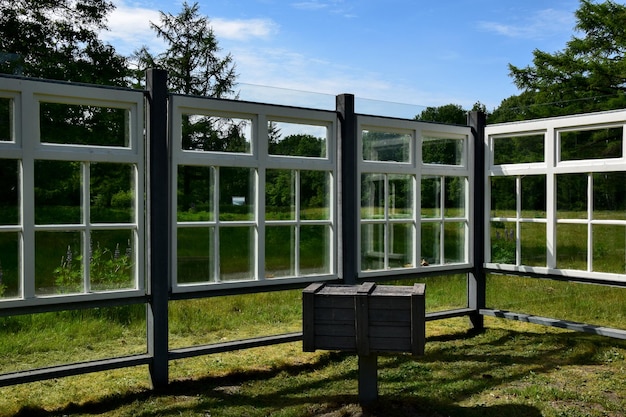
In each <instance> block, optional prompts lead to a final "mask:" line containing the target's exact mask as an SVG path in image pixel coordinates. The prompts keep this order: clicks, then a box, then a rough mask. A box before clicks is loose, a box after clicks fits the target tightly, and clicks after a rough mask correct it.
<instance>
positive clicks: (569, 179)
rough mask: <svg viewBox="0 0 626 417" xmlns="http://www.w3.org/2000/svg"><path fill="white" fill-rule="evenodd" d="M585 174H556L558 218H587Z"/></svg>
mask: <svg viewBox="0 0 626 417" xmlns="http://www.w3.org/2000/svg"><path fill="white" fill-rule="evenodd" d="M587 183H588V181H587V174H562V175H557V176H556V198H557V200H556V210H557V213H556V215H557V217H558V218H559V219H586V218H587Z"/></svg>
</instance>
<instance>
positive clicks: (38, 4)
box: [0, 0, 128, 86]
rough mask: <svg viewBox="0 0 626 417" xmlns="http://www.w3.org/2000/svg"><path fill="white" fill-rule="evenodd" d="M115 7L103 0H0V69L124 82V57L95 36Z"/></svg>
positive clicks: (34, 74)
mask: <svg viewBox="0 0 626 417" xmlns="http://www.w3.org/2000/svg"><path fill="white" fill-rule="evenodd" d="M114 7H115V6H114V5H113V3H112V2H111V1H108V0H75V1H73V0H0V52H2V53H4V54H5V55H4V57H5V58H4V59H0V72H2V73H8V74H20V75H26V76H31V77H41V78H50V79H56V80H64V81H74V82H88V83H94V84H105V85H118V86H120V85H126V78H127V75H128V69H127V65H126V59H125V58H123V57H121V56H120V55H118V54H117V53H116V52H115V50H114V49H113V47H112V46H110V45H106V44H104V43H102V41H101V40H100V39H98V31H100V30H102V29H104V28H106V16H107V14H109V13H110V12H111V11H112V10H113V8H114ZM52 16H54V18H53V17H52Z"/></svg>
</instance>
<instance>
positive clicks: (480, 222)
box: [467, 111, 487, 331]
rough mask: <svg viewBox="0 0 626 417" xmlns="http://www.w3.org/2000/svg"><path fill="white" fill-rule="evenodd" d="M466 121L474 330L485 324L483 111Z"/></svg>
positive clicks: (469, 292) (469, 276) (470, 293)
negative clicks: (471, 181)
mask: <svg viewBox="0 0 626 417" xmlns="http://www.w3.org/2000/svg"><path fill="white" fill-rule="evenodd" d="M467 124H468V125H469V126H470V127H471V128H472V135H473V136H474V149H473V153H474V190H473V195H474V207H473V212H472V217H473V223H474V234H473V238H472V242H471V244H472V250H473V253H474V260H473V264H474V268H473V270H472V271H471V272H470V273H469V274H467V302H468V307H469V308H471V309H473V310H474V312H473V313H472V314H470V322H471V324H472V327H473V329H474V330H476V331H482V330H483V329H484V327H485V323H484V318H483V316H482V314H480V309H481V308H484V307H485V303H486V296H485V294H486V286H487V285H486V275H485V271H484V269H483V265H484V263H485V235H484V233H485V183H486V178H485V140H484V139H485V126H486V124H487V118H486V115H485V113H483V112H480V111H471V112H469V113H468V115H467Z"/></svg>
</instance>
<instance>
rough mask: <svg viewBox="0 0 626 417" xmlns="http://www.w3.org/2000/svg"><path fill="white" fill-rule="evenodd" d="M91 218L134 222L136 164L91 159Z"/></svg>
mask: <svg viewBox="0 0 626 417" xmlns="http://www.w3.org/2000/svg"><path fill="white" fill-rule="evenodd" d="M90 170H91V172H90V180H91V184H90V193H91V196H90V203H91V208H90V211H91V221H92V222H94V223H132V222H134V221H135V195H136V192H135V171H136V169H135V166H134V165H130V164H113V163H102V162H92V163H91V164H90Z"/></svg>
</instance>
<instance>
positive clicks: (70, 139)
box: [39, 102, 130, 147]
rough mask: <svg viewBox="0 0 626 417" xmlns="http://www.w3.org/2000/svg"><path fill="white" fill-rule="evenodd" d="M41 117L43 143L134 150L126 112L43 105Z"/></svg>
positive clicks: (121, 110) (77, 105)
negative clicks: (131, 145) (129, 148)
mask: <svg viewBox="0 0 626 417" xmlns="http://www.w3.org/2000/svg"><path fill="white" fill-rule="evenodd" d="M39 114H40V120H39V121H40V132H41V133H40V134H41V142H42V143H58V144H66V145H90V146H94V145H95V146H113V147H128V146H130V143H129V138H130V126H129V111H128V110H126V109H118V108H112V107H100V106H93V105H84V104H62V103H46V102H41V103H40V113H39Z"/></svg>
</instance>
